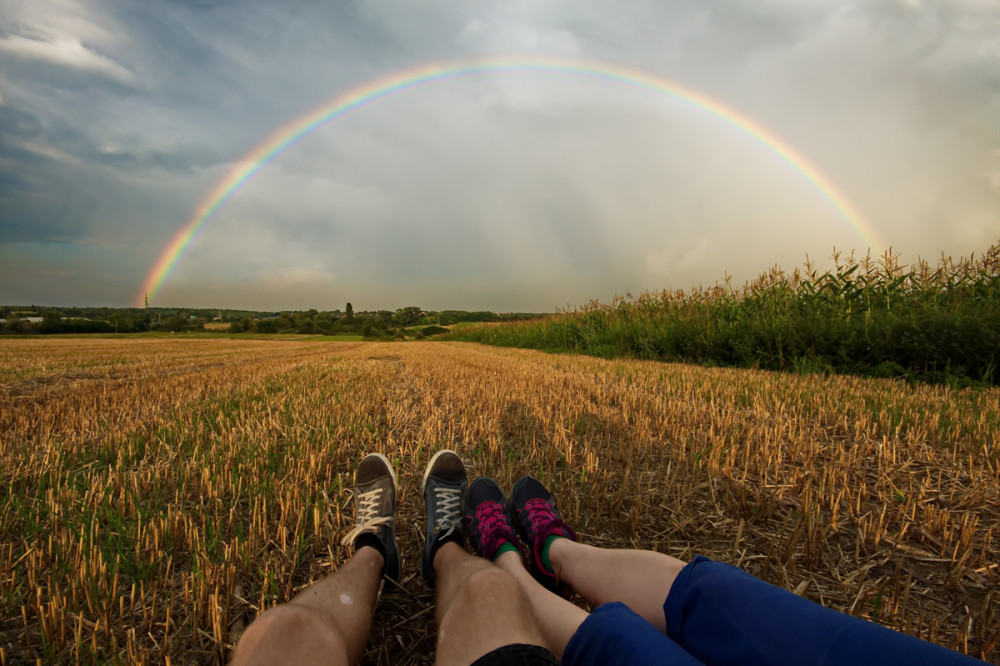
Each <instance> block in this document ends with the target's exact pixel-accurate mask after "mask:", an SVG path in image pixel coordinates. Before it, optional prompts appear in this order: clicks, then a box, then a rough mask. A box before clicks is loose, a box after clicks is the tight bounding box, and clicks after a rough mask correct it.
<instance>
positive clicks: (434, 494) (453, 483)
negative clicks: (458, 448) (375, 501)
mask: <svg viewBox="0 0 1000 666" xmlns="http://www.w3.org/2000/svg"><path fill="white" fill-rule="evenodd" d="M468 487H469V478H468V477H467V476H466V474H465V465H464V464H463V463H462V459H461V458H459V457H458V454H457V453H455V452H454V451H449V450H447V449H445V450H444V451H438V452H437V453H435V454H434V457H433V458H431V461H430V462H429V463H427V470H426V471H425V472H424V484H423V492H424V508H425V510H426V514H427V536H426V537H425V539H424V556H423V562H422V563H421V566H420V573H421V574H422V575H423V577H424V581H425V582H426V583H427V585H428V587H434V555H435V554H436V553H437V551H438V548H440V547H441V546H442V545H443V544H445V543H448V542H449V541H454V542H455V543H457V544H458V545H460V546H464V545H465V533H464V531H463V528H462V501H463V500H464V498H465V491H466V489H468Z"/></svg>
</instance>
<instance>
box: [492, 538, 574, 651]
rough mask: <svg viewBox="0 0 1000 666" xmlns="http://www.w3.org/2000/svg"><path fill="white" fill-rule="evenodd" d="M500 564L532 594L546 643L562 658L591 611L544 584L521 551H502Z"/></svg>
mask: <svg viewBox="0 0 1000 666" xmlns="http://www.w3.org/2000/svg"><path fill="white" fill-rule="evenodd" d="M496 565H497V566H498V567H500V568H501V569H503V570H504V571H506V572H507V573H509V574H510V575H511V576H513V577H514V580H516V581H517V582H518V583H519V584H520V585H521V589H522V590H524V593H525V594H526V595H528V600H529V601H530V602H531V607H532V609H533V610H534V612H535V617H536V618H538V626H539V628H540V629H541V631H542V636H544V637H545V643H546V644H547V645H548V647H549V649H550V650H551V651H552V652H553V653H554V654H555V655H556V656H557V657H559V658H560V659H562V656H563V651H564V650H565V649H566V644H567V643H569V639H570V638H572V637H573V634H575V633H576V630H577V629H578V628H579V627H580V625H581V624H582V623H583V621H584V620H586V619H587V616H588V615H589V613H587V611H585V610H583V609H582V608H579V607H577V606H574V605H573V604H571V603H570V602H568V601H566V600H565V599H563V598H562V597H560V596H557V595H555V594H553V593H552V592H549V591H548V590H546V589H545V588H544V587H542V585H541V583H539V582H538V581H536V580H535V579H534V578H532V577H531V574H530V573H528V571H527V570H526V569H525V568H524V564H523V563H522V562H521V556H520V555H519V554H517V553H515V552H513V551H507V552H505V553H501V554H500V556H499V557H497V559H496Z"/></svg>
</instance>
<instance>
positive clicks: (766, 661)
mask: <svg viewBox="0 0 1000 666" xmlns="http://www.w3.org/2000/svg"><path fill="white" fill-rule="evenodd" d="M663 616H664V619H665V621H666V622H665V624H666V627H667V633H666V634H663V633H662V632H660V631H659V630H658V629H656V627H654V626H653V625H652V624H650V623H648V622H646V621H645V620H644V619H643V618H642V617H640V616H639V615H637V614H635V613H634V612H632V611H631V610H630V609H629V608H628V607H626V606H624V605H623V604H620V603H610V604H604V605H602V606H599V607H598V608H597V609H595V610H594V612H593V613H592V614H591V615H590V617H588V618H587V619H586V620H584V621H583V624H581V625H580V627H579V628H578V629H577V630H576V633H575V634H573V637H572V638H571V639H570V641H569V644H568V645H567V646H566V651H565V652H564V653H563V663H564V664H572V665H574V666H576V665H579V664H678V665H682V666H690V665H693V664H701V663H708V664H712V666H727V665H729V664H732V665H733V666H736V665H739V666H775V665H784V664H810V665H813V664H819V665H823V666H840V665H845V666H855V665H857V664H879V666H897V665H898V666H903V665H906V666H913V665H914V664H924V665H928V666H930V665H931V664H943V665H949V666H963V665H964V666H971V665H974V664H981V663H982V662H979V661H976V660H974V659H972V658H970V657H967V656H965V655H964V654H961V653H959V652H954V651H952V650H948V649H946V648H943V647H940V646H938V645H934V644H932V643H928V642H926V641H922V640H920V639H918V638H914V637H912V636H907V635H906V634H902V633H899V632H896V631H893V630H892V629H887V628H886V627H883V626H881V625H878V624H875V623H873V622H867V621H865V620H862V619H859V618H856V617H851V616H850V615H845V614H843V613H839V612H837V611H835V610H830V609H829V608H824V607H823V606H820V605H819V604H815V603H813V602H811V601H809V600H808V599H803V598H802V597H799V596H796V595H794V594H792V593H791V592H789V591H788V590H784V589H782V588H779V587H775V586H773V585H769V584H767V583H765V582H764V581H762V580H759V579H757V578H754V577H753V576H751V575H750V574H748V573H746V572H745V571H743V570H742V569H737V568H736V567H734V566H730V565H728V564H723V563H721V562H713V561H712V560H709V559H708V558H705V557H701V556H698V557H696V558H694V559H693V560H691V562H690V563H688V565H687V566H685V567H684V568H683V569H682V570H681V572H680V574H678V576H677V579H676V580H675V581H674V583H673V585H672V586H671V588H670V593H669V594H668V595H667V598H666V600H665V601H664V603H663Z"/></svg>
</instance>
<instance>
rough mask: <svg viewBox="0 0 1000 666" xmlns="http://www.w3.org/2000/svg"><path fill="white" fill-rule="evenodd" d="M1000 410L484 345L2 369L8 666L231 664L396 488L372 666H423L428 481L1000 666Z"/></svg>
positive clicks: (985, 404)
mask: <svg viewBox="0 0 1000 666" xmlns="http://www.w3.org/2000/svg"><path fill="white" fill-rule="evenodd" d="M998 402H1000V390H985V391H984V390H977V391H969V390H966V391H961V392H958V391H953V390H950V389H947V388H942V387H931V386H917V387H911V386H908V385H906V384H903V383H899V382H892V381H882V380H860V379H852V378H845V377H819V376H804V377H800V376H794V375H786V374H772V373H765V372H755V371H747V370H722V369H705V368H698V367H692V366H684V365H672V364H658V363H651V362H635V361H604V360H599V359H593V358H580V357H570V356H550V355H545V354H541V353H536V352H526V351H518V350H501V349H494V348H486V347H480V346H476V345H470V344H459V343H454V344H442V343H394V344H390V343H385V344H375V343H373V344H363V343H350V344H348V343H307V342H277V341H210V340H54V339H47V340H23V341H21V340H18V341H15V340H8V341H3V342H2V344H0V470H2V473H3V485H2V490H0V504H2V511H0V661H3V662H4V663H25V662H29V663H33V662H34V661H35V660H36V659H41V660H42V661H44V662H51V663H60V662H65V663H72V662H77V661H79V662H92V661H121V662H137V663H143V662H145V663H163V662H165V661H166V662H172V663H178V664H179V663H215V662H218V661H221V660H224V659H226V658H227V657H228V655H229V653H230V650H231V648H232V646H233V644H234V643H235V641H236V640H238V638H239V635H240V633H241V631H242V630H243V629H244V628H245V627H246V625H247V623H249V622H250V621H252V620H253V618H254V617H255V616H256V615H257V613H259V612H260V611H261V610H263V609H265V608H268V607H270V606H273V605H275V604H277V603H281V602H283V601H286V600H287V599H289V598H290V597H291V596H292V595H293V594H295V592H296V591H298V590H300V589H302V588H303V587H304V586H306V585H308V584H309V583H310V582H311V581H314V580H316V579H317V578H319V577H321V576H324V575H326V574H328V573H330V572H331V571H333V570H334V569H335V568H336V567H337V566H339V565H340V564H341V563H343V561H344V559H345V557H346V556H347V554H346V553H345V552H344V550H343V549H342V548H341V547H340V546H339V537H340V536H341V535H342V534H343V533H344V532H345V531H346V530H347V529H348V528H349V526H350V520H351V504H350V501H351V498H350V486H351V480H352V478H353V477H352V474H353V469H354V466H355V465H356V463H357V462H358V461H359V460H360V458H361V456H362V455H363V454H364V453H365V452H368V451H381V452H384V453H385V454H387V455H388V456H389V457H390V459H392V460H393V461H394V462H395V463H396V464H397V465H398V470H399V477H400V481H401V484H402V488H401V494H400V497H399V515H398V526H399V527H398V530H399V539H400V545H401V549H402V555H403V561H404V574H403V578H404V587H405V591H404V592H401V593H394V594H387V595H385V596H383V598H382V601H381V603H380V606H379V609H378V611H377V614H376V620H375V623H374V629H373V635H372V640H371V642H370V644H369V646H370V649H369V652H368V654H367V656H366V659H367V661H369V662H371V663H383V664H388V663H394V664H395V663H403V664H406V663H430V662H431V661H432V659H433V655H434V626H433V604H434V598H433V595H432V594H431V593H430V592H429V591H428V590H426V589H425V587H424V585H423V583H422V582H421V580H420V577H419V574H418V569H419V559H420V547H421V535H422V528H423V525H422V522H421V521H422V503H421V499H420V494H419V485H418V483H419V482H418V479H419V478H420V477H419V474H420V473H421V472H422V470H423V466H424V464H425V463H426V462H427V460H428V458H429V457H430V455H431V454H432V453H433V452H434V451H435V450H437V449H439V448H443V447H451V448H455V449H456V450H458V451H459V452H460V453H461V454H462V455H463V457H464V458H465V460H466V461H467V463H468V466H469V470H470V474H472V475H478V474H488V475H492V476H495V477H496V478H497V479H498V480H499V481H500V483H501V484H502V485H504V486H509V484H510V483H511V482H512V481H513V480H514V479H515V478H516V477H517V476H519V475H521V474H523V473H532V474H535V475H538V476H539V477H541V478H542V479H543V480H544V481H545V482H546V483H547V484H549V486H550V487H551V488H552V489H553V490H554V491H555V493H556V495H557V496H558V497H559V499H560V502H561V506H562V507H563V512H564V514H565V515H566V517H567V519H568V520H569V521H570V522H571V523H572V524H574V525H575V526H576V527H577V529H578V532H579V534H580V536H581V539H582V540H585V541H586V542H589V543H593V544H597V545H601V546H609V547H642V548H654V549H657V550H660V551H663V552H667V553H670V554H672V555H675V556H678V557H682V558H689V557H691V556H692V555H694V554H695V553H702V554H705V555H708V556H710V557H713V558H715V559H719V560H722V561H726V562H732V563H735V564H738V565H740V566H742V567H744V568H746V569H747V570H749V571H750V572H751V573H753V574H755V575H757V576H760V577H761V578H763V579H765V580H767V581H770V582H773V583H775V584H777V585H781V586H783V587H786V588H788V589H791V590H794V591H795V592H796V593H799V594H802V595H804V596H807V597H809V598H810V599H814V600H816V601H819V602H821V603H823V604H825V605H827V606H830V607H832V608H836V609H839V610H842V611H845V612H848V613H851V614H853V615H857V616H860V617H865V618H869V619H873V620H876V621H878V622H880V623H883V624H885V625H887V626H890V627H893V628H897V629H901V630H903V631H906V632H908V633H911V634H916V635H918V636H921V637H923V638H927V639H929V640H932V641H935V642H937V643H940V644H942V645H946V646H948V647H952V648H955V649H958V650H961V651H965V652H968V653H969V654H972V655H976V656H979V657H981V658H985V659H987V660H992V661H997V660H998V659H1000V586H998V582H1000V565H998V560H1000V534H997V532H998V530H997V529H996V527H995V525H997V522H998V521H997V519H998V515H1000V505H998V499H1000V487H998V485H1000V484H998V482H1000V470H998V465H1000V441H998V431H1000V427H998V419H1000V404H998Z"/></svg>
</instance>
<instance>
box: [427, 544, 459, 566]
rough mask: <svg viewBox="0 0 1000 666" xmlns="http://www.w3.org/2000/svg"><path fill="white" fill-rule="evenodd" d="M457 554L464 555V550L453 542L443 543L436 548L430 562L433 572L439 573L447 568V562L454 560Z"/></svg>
mask: <svg viewBox="0 0 1000 666" xmlns="http://www.w3.org/2000/svg"><path fill="white" fill-rule="evenodd" d="M459 553H465V549H464V548H462V547H461V546H459V545H458V543H456V542H455V541H445V542H443V543H442V544H441V545H439V546H438V547H437V550H436V551H435V552H434V557H433V559H432V560H431V565H432V566H433V567H434V571H435V572H436V571H439V570H440V569H442V568H443V567H446V566H448V562H449V561H450V560H452V559H454V558H455V556H456V555H458V554H459Z"/></svg>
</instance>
